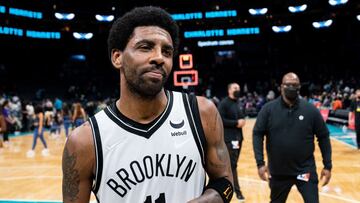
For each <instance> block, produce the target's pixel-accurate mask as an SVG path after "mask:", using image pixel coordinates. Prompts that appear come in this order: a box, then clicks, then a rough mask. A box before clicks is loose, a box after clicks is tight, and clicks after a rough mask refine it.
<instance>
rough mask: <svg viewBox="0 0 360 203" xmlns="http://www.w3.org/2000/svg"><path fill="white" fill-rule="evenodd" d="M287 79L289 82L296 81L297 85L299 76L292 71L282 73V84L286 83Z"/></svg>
mask: <svg viewBox="0 0 360 203" xmlns="http://www.w3.org/2000/svg"><path fill="white" fill-rule="evenodd" d="M289 81H291V82H295V81H296V82H297V83H298V84H299V85H300V79H299V77H298V76H297V75H296V74H295V73H293V72H290V73H286V74H285V75H284V77H283V78H282V83H283V84H286V83H288V82H289Z"/></svg>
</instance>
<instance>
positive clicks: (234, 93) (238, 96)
mask: <svg viewBox="0 0 360 203" xmlns="http://www.w3.org/2000/svg"><path fill="white" fill-rule="evenodd" d="M233 96H234V97H235V98H236V99H238V98H240V91H239V90H236V91H234V92H233Z"/></svg>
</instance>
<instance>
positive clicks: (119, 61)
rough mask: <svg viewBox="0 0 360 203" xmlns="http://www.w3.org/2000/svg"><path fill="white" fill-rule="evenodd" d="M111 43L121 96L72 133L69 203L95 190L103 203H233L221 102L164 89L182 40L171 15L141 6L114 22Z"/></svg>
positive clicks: (66, 173) (66, 158)
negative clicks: (231, 201)
mask: <svg viewBox="0 0 360 203" xmlns="http://www.w3.org/2000/svg"><path fill="white" fill-rule="evenodd" d="M108 45H109V51H110V55H111V62H112V64H113V66H114V67H115V68H117V69H119V70H120V91H121V97H120V98H119V99H118V100H117V101H116V102H115V103H113V104H112V105H109V106H108V107H107V108H105V109H104V110H102V111H100V112H99V113H97V114H96V115H95V116H93V117H91V118H90V119H89V121H88V122H86V123H85V124H83V125H82V126H80V127H78V128H76V129H75V130H74V131H73V132H72V133H71V135H70V136H69V138H68V140H67V142H66V145H65V149H64V153H63V164H62V165H63V200H64V202H65V203H70V202H83V203H85V202H89V197H90V192H91V190H92V191H93V192H94V194H95V195H96V197H97V200H98V201H99V202H103V203H113V202H122V203H134V202H137V203H154V202H156V203H175V202H179V203H180V202H181V203H184V202H189V203H196V202H197V203H199V202H219V203H220V202H229V201H230V200H231V197H232V193H233V192H232V191H233V187H232V174H231V168H230V161H229V155H228V151H227V149H226V145H225V143H224V140H223V139H224V138H223V127H222V122H221V117H220V115H219V113H218V111H217V109H216V107H215V106H214V104H213V103H212V102H211V101H210V100H207V99H205V98H203V97H195V96H190V95H188V94H182V93H178V92H172V91H168V90H165V89H164V88H163V86H164V83H165V82H166V80H167V78H168V76H169V74H170V72H171V70H172V65H173V58H174V55H175V53H176V49H177V45H178V27H177V25H176V23H175V22H174V21H173V19H172V18H171V16H170V15H169V14H168V13H167V12H165V11H164V10H162V9H160V8H156V7H141V8H135V9H134V10H132V11H130V12H129V13H127V14H125V15H124V16H123V17H121V18H119V19H118V20H117V21H116V22H115V23H114V24H113V26H112V28H111V30H110V35H109V39H108ZM205 173H207V174H208V176H209V178H210V180H209V183H208V184H207V185H206V187H205V182H206V180H205V177H206V174H205Z"/></svg>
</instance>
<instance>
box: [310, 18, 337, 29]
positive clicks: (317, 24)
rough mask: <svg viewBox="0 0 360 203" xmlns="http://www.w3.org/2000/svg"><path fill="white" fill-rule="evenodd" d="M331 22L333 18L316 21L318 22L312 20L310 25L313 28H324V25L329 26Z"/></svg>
mask: <svg viewBox="0 0 360 203" xmlns="http://www.w3.org/2000/svg"><path fill="white" fill-rule="evenodd" d="M332 23H333V20H331V19H330V20H325V21H318V22H313V23H312V25H313V27H314V28H317V29H319V28H325V27H330V25H331V24H332Z"/></svg>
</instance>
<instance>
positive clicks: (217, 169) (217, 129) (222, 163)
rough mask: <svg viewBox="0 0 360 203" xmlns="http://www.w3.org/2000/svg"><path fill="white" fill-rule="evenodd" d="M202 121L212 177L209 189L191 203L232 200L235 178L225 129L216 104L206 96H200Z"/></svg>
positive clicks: (207, 168) (209, 171) (208, 164)
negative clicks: (225, 138)
mask: <svg viewBox="0 0 360 203" xmlns="http://www.w3.org/2000/svg"><path fill="white" fill-rule="evenodd" d="M197 100H198V106H199V112H200V117H201V123H202V126H203V129H204V133H205V138H206V157H205V161H206V163H205V164H206V166H205V167H206V172H207V174H208V176H209V178H210V180H209V183H208V185H207V189H206V190H205V192H204V193H203V195H202V196H200V197H199V198H197V199H195V200H192V201H191V203H195V202H197V203H200V202H214V203H215V202H216V203H222V202H230V200H231V197H232V194H233V179H232V172H231V167H230V158H229V153H228V151H227V148H226V145H225V142H224V129H223V124H222V121H221V117H220V114H219V112H218V111H217V109H216V107H215V105H214V104H213V103H212V102H211V101H209V100H208V99H206V98H204V97H198V99H197Z"/></svg>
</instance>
